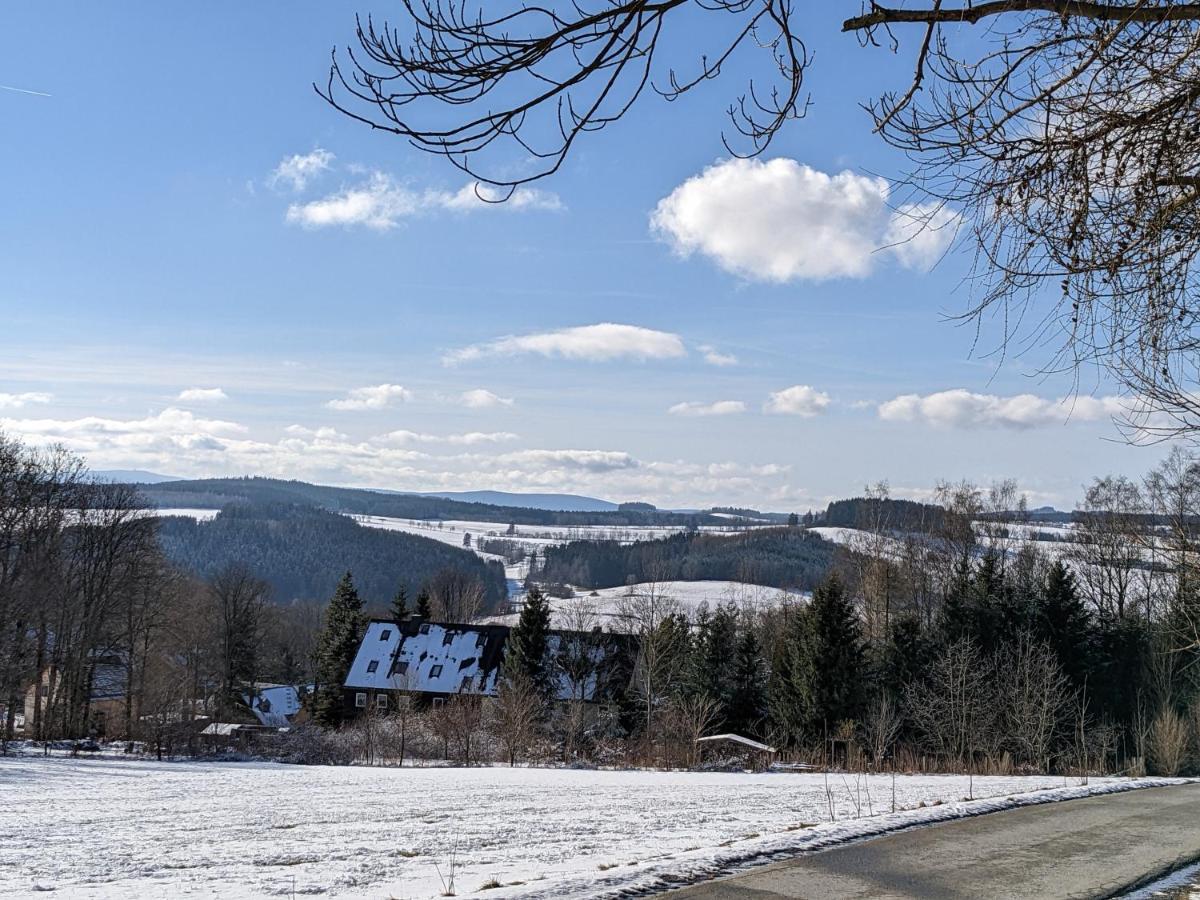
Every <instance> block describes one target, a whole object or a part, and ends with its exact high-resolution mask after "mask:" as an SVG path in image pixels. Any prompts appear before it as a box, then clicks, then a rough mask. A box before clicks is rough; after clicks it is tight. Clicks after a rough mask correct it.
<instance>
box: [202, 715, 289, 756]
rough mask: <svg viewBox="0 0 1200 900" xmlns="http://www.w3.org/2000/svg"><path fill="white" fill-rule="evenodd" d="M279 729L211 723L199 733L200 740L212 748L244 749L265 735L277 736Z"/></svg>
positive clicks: (263, 726) (233, 723)
mask: <svg viewBox="0 0 1200 900" xmlns="http://www.w3.org/2000/svg"><path fill="white" fill-rule="evenodd" d="M279 731H280V729H278V728H271V727H269V726H266V725H244V724H241V723H237V722H212V723H211V724H209V725H208V727H206V728H205V729H204V730H203V731H201V732H200V740H201V741H203V742H204V743H205V744H206V745H207V746H209V747H213V748H229V747H238V748H241V749H245V748H247V747H249V746H250V745H251V744H253V743H254V742H255V741H256V740H258V739H259V738H261V737H262V736H263V735H266V734H278V733H279Z"/></svg>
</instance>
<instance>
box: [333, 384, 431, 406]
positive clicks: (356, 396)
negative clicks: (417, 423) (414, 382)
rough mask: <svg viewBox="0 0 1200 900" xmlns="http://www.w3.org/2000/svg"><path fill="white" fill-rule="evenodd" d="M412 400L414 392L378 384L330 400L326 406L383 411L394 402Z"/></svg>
mask: <svg viewBox="0 0 1200 900" xmlns="http://www.w3.org/2000/svg"><path fill="white" fill-rule="evenodd" d="M411 399H412V392H411V391H410V390H408V388H405V387H401V386H400V385H398V384H377V385H374V386H373V387H360V388H354V389H353V390H351V391H350V392H349V393H348V394H347V395H346V396H345V397H344V398H342V399H340V400H330V401H329V402H328V403H326V404H325V405H326V406H327V407H329V408H330V409H337V410H342V411H347V410H361V409H383V408H384V407H387V406H391V405H392V403H394V402H399V403H404V402H405V401H407V400H411Z"/></svg>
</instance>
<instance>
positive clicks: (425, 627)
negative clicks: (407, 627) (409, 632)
mask: <svg viewBox="0 0 1200 900" xmlns="http://www.w3.org/2000/svg"><path fill="white" fill-rule="evenodd" d="M420 630H421V634H429V626H428V625H422V626H421V629H420Z"/></svg>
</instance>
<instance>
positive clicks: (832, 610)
mask: <svg viewBox="0 0 1200 900" xmlns="http://www.w3.org/2000/svg"><path fill="white" fill-rule="evenodd" d="M812 612H813V626H814V631H815V638H816V641H815V651H816V653H815V660H814V663H815V682H814V692H813V693H814V700H815V702H816V710H815V712H816V719H817V722H820V723H822V724H824V725H827V726H828V727H829V728H830V729H832V728H833V727H834V726H835V725H836V724H837V723H838V722H841V721H843V720H845V719H856V718H858V715H859V713H860V712H861V709H862V701H863V682H864V679H865V675H866V666H865V665H864V660H863V656H864V648H863V639H862V625H861V623H860V622H859V620H858V614H857V613H856V612H855V610H854V606H853V604H851V602H850V598H848V597H847V596H846V590H845V588H843V587H842V582H841V580H840V579H839V578H838V577H837V576H836V575H831V576H830V577H829V578H828V579H827V580H826V581H825V583H824V584H822V585H821V586H820V587H818V588H817V590H816V591H815V592H814V593H813V599H812Z"/></svg>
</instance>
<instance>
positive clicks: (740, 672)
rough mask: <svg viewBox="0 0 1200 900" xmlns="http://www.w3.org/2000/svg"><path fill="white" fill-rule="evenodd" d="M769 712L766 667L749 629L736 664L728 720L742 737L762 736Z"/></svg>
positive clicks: (760, 649) (734, 662) (739, 647)
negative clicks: (763, 725) (763, 722)
mask: <svg viewBox="0 0 1200 900" xmlns="http://www.w3.org/2000/svg"><path fill="white" fill-rule="evenodd" d="M766 712H767V678H766V664H765V663H764V661H763V658H762V648H761V647H760V646H759V644H758V638H757V637H755V635H754V631H753V630H751V629H749V628H747V629H746V632H745V634H743V635H742V639H741V640H740V641H738V645H737V654H736V658H735V659H734V661H733V677H732V689H731V692H730V697H729V704H728V706H727V708H726V714H725V719H726V722H727V723H728V726H729V727H730V728H731V729H732V730H733V731H735V732H737V733H738V734H750V735H758V734H759V733H760V731H761V726H762V721H763V718H764V716H765V715H766Z"/></svg>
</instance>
